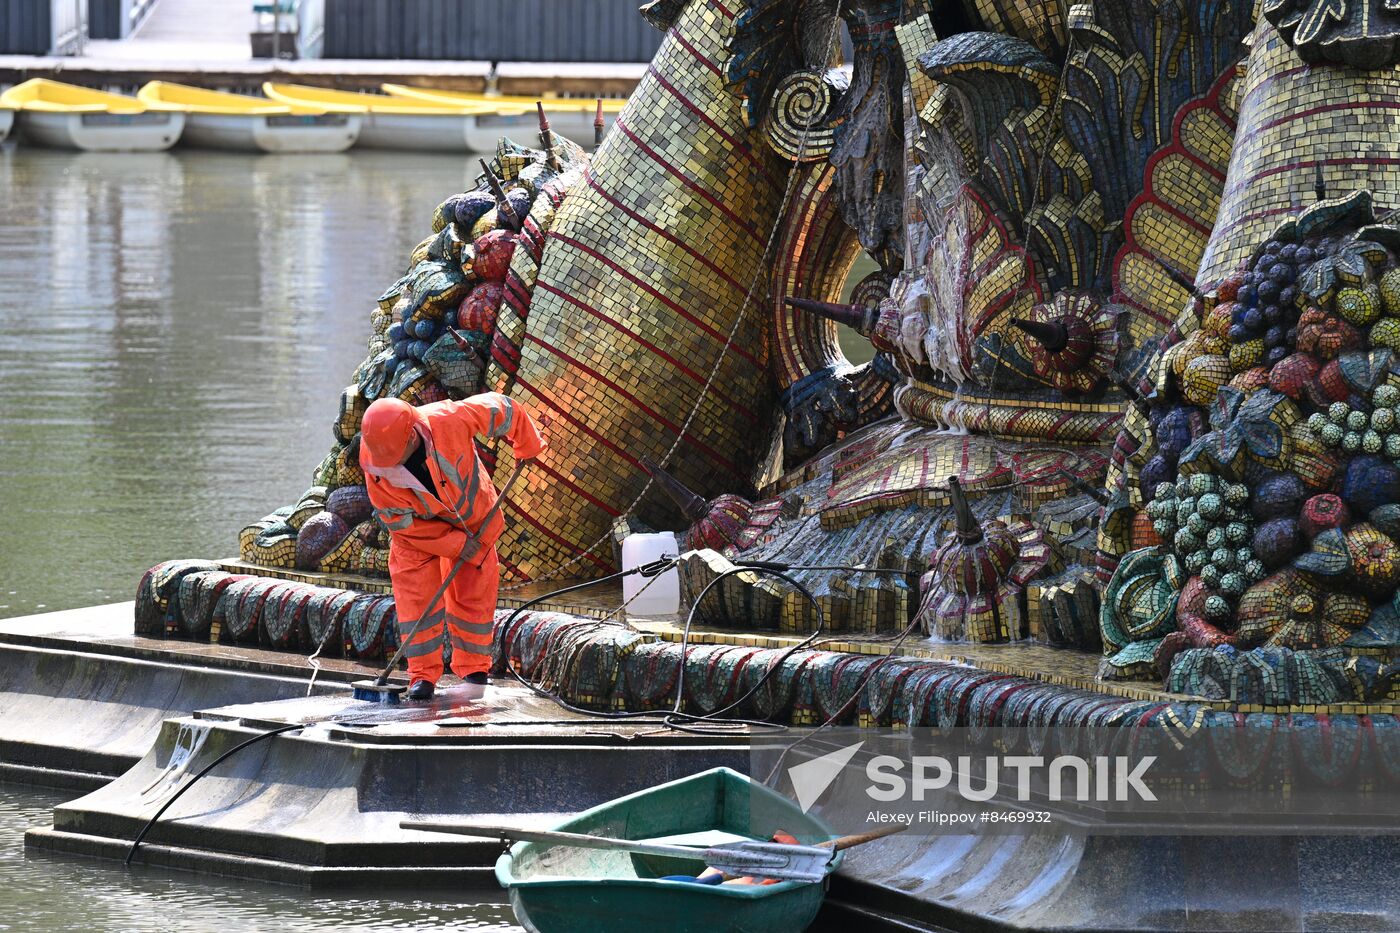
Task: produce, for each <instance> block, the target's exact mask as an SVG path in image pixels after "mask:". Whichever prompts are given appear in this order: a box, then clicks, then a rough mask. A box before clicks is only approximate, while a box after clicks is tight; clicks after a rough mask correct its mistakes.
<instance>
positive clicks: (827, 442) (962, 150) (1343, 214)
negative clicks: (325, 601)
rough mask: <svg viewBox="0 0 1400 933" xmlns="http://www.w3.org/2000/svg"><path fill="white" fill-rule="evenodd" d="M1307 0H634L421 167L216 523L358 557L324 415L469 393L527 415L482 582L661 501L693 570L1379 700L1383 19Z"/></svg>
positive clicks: (604, 537)
mask: <svg viewBox="0 0 1400 933" xmlns="http://www.w3.org/2000/svg"><path fill="white" fill-rule="evenodd" d="M1323 6H1326V4H1323V3H1321V2H1317V3H1311V2H1304V0H1265V2H1264V3H1263V4H1262V5H1261V8H1260V17H1259V19H1258V20H1257V21H1256V20H1255V18H1254V10H1253V8H1252V5H1250V4H1224V3H1213V2H1190V0H1153V2H1149V3H1142V4H1121V3H1106V2H1095V3H1083V4H1073V5H1071V4H1069V3H1066V2H1058V0H1048V2H1045V3H1039V4H1033V5H1030V6H1028V5H1027V4H1025V3H1022V2H1012V0H1004V2H1003V0H964V2H962V3H961V4H952V3H944V4H929V3H926V2H903V3H898V2H893V0H844V2H841V3H837V2H834V0H806V2H800V0H732V2H724V3H721V2H717V0H654V2H651V3H648V4H647V5H646V6H645V7H644V8H643V14H644V15H645V16H647V17H648V19H649V20H650V21H652V22H653V23H654V24H656V25H657V26H658V27H659V28H661V29H663V30H665V32H666V38H665V40H664V42H663V43H662V46H661V49H660V51H659V52H658V53H657V56H656V59H655V60H654V61H653V63H652V65H651V67H650V68H649V69H648V71H647V74H646V76H645V77H644V78H643V79H642V81H641V83H640V84H639V86H638V88H637V90H636V92H635V93H634V94H633V95H632V98H631V102H630V104H629V106H628V108H627V110H626V111H625V112H624V113H623V114H622V116H621V117H620V119H619V120H618V123H617V127H616V129H615V130H614V131H613V132H612V133H611V134H610V135H609V136H608V137H607V139H606V140H605V141H604V142H603V143H602V145H601V146H600V147H599V148H598V150H597V152H596V153H594V154H593V155H592V156H591V157H590V156H588V155H587V154H585V153H583V152H582V151H581V150H578V149H576V148H574V147H572V146H571V145H570V144H568V143H566V142H563V141H561V140H559V139H558V138H556V137H552V136H550V135H548V134H547V133H546V134H545V135H543V136H542V138H541V142H540V148H527V147H522V146H518V145H515V144H513V143H509V142H504V141H503V143H502V145H501V148H500V151H499V153H498V155H497V157H496V159H495V160H494V161H493V163H492V164H491V166H490V171H489V172H488V173H486V174H483V176H482V179H481V185H480V186H479V188H478V190H476V191H472V192H467V193H464V194H461V195H456V196H454V197H452V198H449V199H448V200H447V201H445V202H444V203H443V205H442V206H440V207H439V208H438V211H437V212H436V214H435V215H434V218H433V222H432V234H431V235H430V236H428V237H427V238H426V239H425V240H424V241H423V242H422V243H421V244H420V245H419V246H418V247H417V248H416V249H415V250H414V252H413V255H412V257H411V260H410V263H409V268H408V271H407V273H406V275H405V276H404V277H403V278H402V279H400V280H399V281H398V282H396V283H395V284H394V285H393V286H392V287H391V288H390V289H389V290H388V291H387V292H386V293H385V295H384V296H383V297H382V298H381V299H380V302H379V306H378V307H377V308H376V309H375V310H374V311H373V312H372V314H371V331H372V336H371V338H370V344H369V351H370V352H369V355H368V357H367V358H366V361H365V363H364V364H363V365H362V366H361V367H360V369H359V370H358V371H357V372H356V374H355V378H354V382H353V384H352V385H351V386H350V387H349V388H347V389H346V391H345V394H344V396H343V399H342V407H341V416H340V418H339V420H338V422H337V424H336V425H335V441H336V443H335V447H334V448H333V449H332V451H331V452H330V454H329V455H328V456H327V458H326V460H325V462H324V463H323V464H322V465H321V467H320V468H319V469H318V471H317V474H316V477H315V485H314V487H313V488H312V489H311V490H310V491H309V492H308V493H307V495H306V496H305V497H304V498H303V499H302V500H301V502H299V503H297V504H296V505H294V506H291V507H288V508H286V509H282V510H279V511H278V512H277V513H274V514H273V515H270V516H268V517H267V518H266V519H264V520H262V521H261V522H258V523H255V524H254V525H251V526H249V528H247V529H245V531H244V534H243V538H242V547H241V552H242V556H243V557H244V559H245V560H246V561H248V562H251V563H255V564H260V565H264V566H268V567H277V566H280V567H287V568H291V567H300V568H301V569H303V570H316V571H323V572H331V573H358V574H368V575H374V574H379V575H382V574H383V573H384V570H385V565H386V551H385V547H386V545H387V536H386V533H385V532H384V530H383V529H382V528H381V527H380V526H378V525H377V523H376V522H375V520H374V519H373V517H372V516H370V515H369V512H368V507H367V502H366V499H365V496H364V492H363V488H362V486H361V485H360V483H361V481H362V477H361V476H360V475H359V473H358V470H357V468H356V466H355V456H354V450H355V431H356V427H357V423H358V418H359V416H360V414H361V413H362V412H363V410H364V408H365V406H366V405H367V404H368V402H369V401H370V400H372V399H373V398H376V397H380V396H384V395H396V396H399V397H401V398H406V399H408V400H410V401H413V402H416V403H421V402H426V401H431V400H434V399H438V398H443V397H448V396H451V397H460V396H462V395H466V394H470V393H471V392H474V391H478V390H481V389H491V390H496V391H502V392H506V393H509V394H511V395H512V396H513V397H515V398H518V399H520V400H522V401H524V402H526V403H527V404H529V405H530V406H531V407H532V409H533V410H535V411H536V412H537V413H538V414H539V415H540V416H542V420H543V422H544V423H545V425H546V426H547V430H548V432H549V435H550V443H551V447H550V450H549V452H548V453H547V454H546V456H545V457H543V458H542V459H541V461H540V462H539V467H538V469H536V470H533V471H530V472H529V473H528V474H527V480H526V484H525V485H524V486H523V487H522V488H521V490H520V491H519V492H518V493H516V494H515V495H513V496H512V499H511V501H510V502H509V503H508V505H507V507H506V508H507V514H508V515H509V517H510V523H509V525H510V530H509V531H508V532H507V534H506V536H505V538H503V539H502V544H501V549H502V550H501V553H502V566H503V567H505V568H506V570H507V573H508V579H507V584H510V583H512V582H518V581H526V580H539V579H546V580H547V579H557V578H564V577H586V576H596V575H598V574H601V573H603V572H606V571H609V570H611V569H612V568H613V567H614V557H613V548H612V544H613V542H614V540H615V537H616V535H617V534H620V533H623V532H625V531H628V530H635V529H638V528H642V527H646V526H652V527H671V528H684V527H686V526H687V525H689V526H690V527H689V530H688V531H686V532H685V533H684V539H685V541H686V543H687V545H688V546H691V547H695V548H697V549H698V550H695V551H694V552H693V553H691V554H690V555H689V556H688V557H687V558H686V561H685V563H684V566H683V568H682V578H683V583H684V589H685V590H686V592H688V593H690V594H692V595H693V594H694V593H696V592H698V591H699V588H701V587H703V586H705V585H707V584H708V583H709V582H711V581H713V580H714V579H715V577H716V576H718V575H720V574H722V573H723V572H724V571H725V570H727V569H730V568H732V566H733V565H732V564H731V563H730V561H731V560H732V559H733V558H735V557H736V556H738V555H740V554H742V555H743V556H744V557H745V558H755V559H763V560H777V561H782V562H784V563H788V564H798V565H801V564H820V565H828V566H829V565H844V566H848V567H853V568H863V569H857V570H853V571H839V572H832V571H829V570H809V571H803V570H797V571H794V574H795V575H796V576H797V577H798V578H799V579H801V580H802V581H803V582H804V583H805V584H806V585H807V586H808V588H809V589H811V590H812V591H813V592H814V593H815V594H816V595H817V597H818V600H819V601H820V603H821V606H822V609H823V613H824V616H825V620H826V624H827V626H828V627H829V630H832V631H845V632H851V633H880V632H894V631H900V630H903V629H904V628H905V627H906V626H909V625H911V623H919V624H922V625H923V627H924V630H925V631H926V632H927V633H928V634H929V635H931V636H933V637H935V638H944V639H966V640H971V641H1006V640H1018V639H1025V638H1031V639H1037V640H1039V641H1041V642H1044V643H1048V644H1054V645H1063V646H1067V647H1071V648H1077V649H1080V650H1086V651H1093V652H1100V651H1101V652H1102V654H1103V658H1104V660H1103V664H1102V665H1101V677H1103V678H1105V679H1136V680H1150V681H1154V682H1156V683H1157V684H1165V685H1167V686H1168V687H1169V688H1170V689H1171V690H1173V691H1177V692H1182V693H1191V694H1196V695H1202V696H1207V697H1224V698H1230V699H1235V700H1248V701H1250V702H1261V703H1270V704H1278V705H1289V704H1300V703H1332V702H1355V703H1373V704H1374V703H1382V702H1388V701H1390V700H1391V699H1392V698H1393V697H1392V686H1391V685H1392V682H1393V679H1394V678H1393V675H1394V670H1393V662H1392V661H1391V658H1392V657H1393V651H1394V647H1395V645H1396V644H1397V641H1400V629H1397V614H1396V608H1395V606H1394V605H1393V602H1394V598H1395V595H1396V589H1397V586H1400V226H1396V225H1393V224H1392V223H1391V222H1390V218H1389V211H1390V209H1391V208H1392V207H1395V206H1400V167H1397V165H1396V164H1395V160H1394V159H1393V158H1392V157H1391V154H1392V153H1393V152H1394V151H1395V150H1396V149H1397V148H1400V130H1397V129H1396V124H1395V123H1394V121H1393V120H1392V119H1391V118H1390V116H1389V114H1391V113H1392V112H1393V110H1394V108H1395V107H1396V106H1397V105H1400V69H1397V67H1396V65H1397V62H1400V45H1397V38H1400V21H1396V22H1392V20H1394V19H1395V17H1394V16H1393V14H1391V13H1387V12H1385V9H1383V8H1384V7H1386V5H1385V4H1382V3H1380V2H1379V0H1372V2H1369V3H1365V2H1360V3H1351V4H1343V5H1341V6H1340V7H1339V8H1338V9H1339V12H1338V11H1333V12H1332V13H1327V12H1326V11H1323V12H1321V13H1320V12H1319V11H1318V9H1317V8H1320V7H1323ZM1334 6H1335V5H1334ZM1324 13H1325V14H1326V15H1324ZM843 27H844V28H845V30H846V31H847V32H848V33H849V35H850V37H851V40H852V45H853V48H854V51H855V57H854V62H853V68H852V69H850V70H841V69H836V68H833V67H832V66H833V64H835V63H836V57H834V56H833V50H834V49H836V48H837V43H836V42H835V41H834V40H835V37H836V35H837V32H838V30H839V29H840V28H843ZM1339 60H1342V61H1348V62H1352V63H1355V64H1361V65H1364V66H1365V67H1368V68H1372V69H1374V70H1371V71H1358V70H1354V69H1351V68H1344V67H1339V66H1337V65H1336V64H1335V62H1337V61H1339ZM1307 63H1312V64H1311V65H1309V64H1307ZM497 177H498V178H499V181H497ZM862 249H863V250H864V251H865V252H866V253H868V254H869V255H870V256H871V257H873V258H874V259H875V260H876V261H877V262H878V264H879V266H880V268H879V271H878V272H876V273H875V274H873V275H871V276H870V277H868V278H867V279H866V280H864V281H862V282H861V283H859V285H858V286H857V287H856V289H855V292H854V298H853V301H854V303H853V304H850V305H842V304H837V303H835V302H837V301H838V299H839V297H840V294H841V289H842V285H843V283H844V282H845V279H846V277H847V275H848V272H849V270H850V268H851V265H852V263H853V262H854V260H855V258H856V256H857V255H858V253H859V251H860V250H862ZM837 323H840V324H844V325H846V326H850V327H853V328H855V329H856V330H858V331H860V332H861V333H863V334H865V335H866V336H867V337H868V338H869V339H870V340H871V342H872V344H873V345H874V346H875V348H876V350H877V353H876V356H875V359H874V360H873V361H872V362H871V363H869V364H865V365H862V366H853V365H851V364H850V363H848V362H847V361H846V360H845V358H844V356H843V355H842V353H841V351H840V350H839V348H838V346H837V342H836V333H837V330H836V327H837ZM495 453H496V452H495V451H487V455H488V456H489V457H492V460H491V462H493V463H494V467H493V469H494V474H495V475H496V476H497V477H503V476H504V475H505V474H506V473H508V472H509V471H510V469H511V466H512V464H511V463H510V458H509V452H508V450H503V451H501V452H500V456H499V457H495V456H494V455H495ZM877 567H878V568H896V569H899V570H902V571H903V573H884V572H875V571H874V568H877ZM717 589H719V590H720V594H719V595H718V596H717V598H715V600H714V603H713V607H712V608H711V609H709V610H707V613H706V615H707V619H708V620H709V621H711V622H713V623H716V624H721V625H732V626H735V627H739V628H743V629H745V630H749V631H752V630H757V629H765V628H767V629H773V628H777V629H780V630H784V631H791V632H806V631H810V630H811V628H812V626H813V625H814V624H815V613H814V611H813V609H812V607H811V606H810V604H809V603H808V601H807V600H806V599H805V598H803V597H801V596H800V595H799V594H798V593H797V592H796V591H795V590H794V589H793V588H792V587H791V586H790V585H789V584H787V583H785V582H783V581H781V580H776V579H769V578H767V577H755V576H752V575H745V574H738V575H731V576H729V577H726V578H725V579H724V580H723V581H722V582H721V583H720V584H719V585H718V587H717ZM949 620H953V621H949ZM988 620H992V621H990V622H989V621H988Z"/></svg>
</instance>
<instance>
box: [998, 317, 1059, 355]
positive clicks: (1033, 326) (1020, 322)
mask: <svg viewBox="0 0 1400 933" xmlns="http://www.w3.org/2000/svg"><path fill="white" fill-rule="evenodd" d="M1011 323H1012V324H1013V325H1014V326H1016V327H1017V328H1018V329H1020V330H1021V331H1022V332H1024V333H1026V334H1029V335H1030V336H1032V337H1034V338H1035V339H1036V341H1037V342H1038V343H1039V344H1040V345H1041V346H1042V347H1044V348H1045V349H1046V351H1047V352H1049V353H1059V352H1060V351H1061V350H1063V349H1064V348H1065V347H1067V346H1069V328H1068V327H1066V326H1065V325H1064V324H1062V323H1061V322H1060V321H1058V320H1054V321H1027V320H1024V319H1023V318H1016V317H1014V318H1012V319H1011Z"/></svg>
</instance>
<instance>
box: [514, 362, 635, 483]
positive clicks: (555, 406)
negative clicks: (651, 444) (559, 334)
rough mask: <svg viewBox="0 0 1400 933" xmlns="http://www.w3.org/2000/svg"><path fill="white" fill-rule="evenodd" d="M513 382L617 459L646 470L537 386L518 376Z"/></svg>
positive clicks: (629, 455)
mask: <svg viewBox="0 0 1400 933" xmlns="http://www.w3.org/2000/svg"><path fill="white" fill-rule="evenodd" d="M515 381H516V382H518V383H520V385H521V387H522V388H524V389H525V391H527V392H529V393H530V394H532V395H534V396H535V398H537V399H539V400H540V401H541V402H543V403H544V404H545V405H547V406H549V407H550V408H551V409H552V410H554V411H555V412H557V413H558V414H559V416H560V417H561V418H563V419H564V420H565V421H567V422H569V424H571V425H573V426H574V427H576V428H578V429H579V430H580V431H582V432H583V433H584V434H586V435H588V436H589V437H591V438H592V439H593V440H595V441H597V442H598V443H599V444H602V445H603V446H604V447H606V448H608V449H609V450H611V451H612V452H613V453H615V454H617V455H618V456H619V457H621V458H622V459H623V460H626V461H627V462H628V463H630V464H632V465H633V466H635V467H636V468H637V469H639V470H644V469H646V468H645V467H643V466H642V464H641V461H640V460H637V459H636V458H635V457H633V456H632V455H631V454H629V453H628V452H627V451H625V450H623V449H622V448H621V447H619V446H617V445H616V444H614V443H613V442H612V441H610V440H608V439H607V438H606V437H604V436H603V435H601V434H599V433H598V432H597V431H595V430H593V429H592V428H591V427H589V426H588V425H587V424H586V423H585V422H583V421H580V420H579V419H577V418H575V417H574V416H573V415H571V414H569V411H568V409H566V408H564V406H562V405H560V404H559V403H558V402H556V401H555V400H554V399H553V398H551V397H550V396H549V395H547V394H546V393H545V392H544V391H542V390H541V389H540V388H539V387H538V386H534V385H531V384H530V383H529V382H528V381H526V379H525V377H524V376H519V375H517V376H516V377H515Z"/></svg>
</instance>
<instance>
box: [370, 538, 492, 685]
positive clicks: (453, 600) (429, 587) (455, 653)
mask: <svg viewBox="0 0 1400 933" xmlns="http://www.w3.org/2000/svg"><path fill="white" fill-rule="evenodd" d="M483 550H484V552H485V555H484V557H483V558H482V560H481V562H480V564H479V565H476V564H472V563H469V562H466V561H463V563H462V566H461V568H460V569H459V570H458V571H457V576H455V577H453V578H452V583H451V585H449V586H448V587H447V591H446V592H445V593H443V595H442V599H440V600H439V601H438V604H437V606H436V607H433V614H432V615H431V616H430V617H429V618H428V619H426V620H425V621H424V622H423V624H422V625H420V626H419V627H418V631H417V633H415V634H414V636H413V640H412V641H411V642H410V643H409V645H408V647H407V648H405V649H404V657H405V658H407V659H408V676H409V678H410V679H411V680H426V681H428V682H430V683H434V684H435V683H437V682H438V680H439V679H440V678H441V677H442V647H443V645H444V644H445V643H446V640H450V642H451V645H452V673H454V674H456V675H457V676H458V677H466V676H467V675H468V674H473V673H476V672H478V671H480V672H482V673H485V672H487V671H489V670H490V669H491V638H492V626H493V620H494V619H495V616H496V590H497V588H498V587H499V585H500V570H499V567H498V565H497V563H496V547H495V545H491V546H489V547H486V548H483ZM478 556H479V557H480V556H481V555H478ZM453 563H454V559H453V558H449V557H438V556H437V555H436V554H429V553H427V552H426V551H420V550H418V549H417V548H415V547H413V546H412V545H406V544H404V543H403V542H402V541H401V540H399V537H398V536H397V535H395V536H394V537H393V538H392V539H391V541H390V545H389V573H390V574H391V576H392V579H393V581H394V609H395V613H396V615H397V616H398V622H399V638H400V639H401V640H407V639H408V635H409V632H410V631H412V629H413V624H414V623H415V622H416V621H417V620H418V618H419V617H420V616H421V615H423V613H425V612H427V611H428V609H429V606H428V603H429V601H430V600H432V598H433V596H434V595H435V594H436V593H437V591H438V588H439V587H441V586H442V581H443V578H444V577H445V576H446V575H447V574H448V573H451V572H452V565H453ZM444 623H445V624H444Z"/></svg>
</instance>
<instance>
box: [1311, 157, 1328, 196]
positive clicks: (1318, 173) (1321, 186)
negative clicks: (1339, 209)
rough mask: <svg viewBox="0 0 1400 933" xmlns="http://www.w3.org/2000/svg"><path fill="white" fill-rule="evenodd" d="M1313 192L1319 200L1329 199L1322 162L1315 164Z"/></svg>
mask: <svg viewBox="0 0 1400 933" xmlns="http://www.w3.org/2000/svg"><path fill="white" fill-rule="evenodd" d="M1313 194H1315V195H1317V199H1318V200H1319V201H1324V200H1326V199H1327V180H1326V179H1324V178H1323V177H1322V163H1321V162H1319V163H1317V164H1316V165H1314V166H1313Z"/></svg>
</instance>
